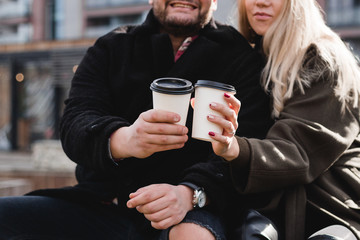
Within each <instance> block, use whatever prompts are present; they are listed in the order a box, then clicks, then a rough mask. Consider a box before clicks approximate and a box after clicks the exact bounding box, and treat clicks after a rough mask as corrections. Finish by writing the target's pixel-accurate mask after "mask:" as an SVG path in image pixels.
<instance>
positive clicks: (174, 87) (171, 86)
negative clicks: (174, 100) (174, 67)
mask: <svg viewBox="0 0 360 240" xmlns="http://www.w3.org/2000/svg"><path fill="white" fill-rule="evenodd" d="M150 89H151V90H152V91H155V92H159V93H165V94H174V95H177V94H179V95H180V94H188V93H192V92H193V91H194V87H193V85H192V83H191V82H190V81H188V80H185V79H181V78H170V77H169V78H159V79H155V80H154V81H153V82H152V83H151V85H150Z"/></svg>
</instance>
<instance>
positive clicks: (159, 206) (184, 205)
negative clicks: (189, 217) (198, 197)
mask: <svg viewBox="0 0 360 240" xmlns="http://www.w3.org/2000/svg"><path fill="white" fill-rule="evenodd" d="M192 195H193V190H192V189H190V188H189V187H186V186H183V185H178V186H173V185H170V184H153V185H149V186H146V187H143V188H140V189H138V190H137V191H136V192H134V193H131V194H130V200H129V201H128V202H127V207H128V208H136V210H137V211H139V212H140V213H143V214H144V216H145V217H146V218H147V219H148V220H149V221H151V226H153V227H154V228H156V229H166V228H169V227H171V226H173V225H175V224H178V223H179V222H181V221H182V220H183V219H184V217H185V215H186V213H187V212H188V211H190V210H192V209H193V206H192Z"/></svg>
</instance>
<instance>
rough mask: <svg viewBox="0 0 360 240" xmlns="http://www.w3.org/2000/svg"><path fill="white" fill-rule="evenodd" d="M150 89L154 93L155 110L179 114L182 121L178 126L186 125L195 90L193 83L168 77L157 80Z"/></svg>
mask: <svg viewBox="0 0 360 240" xmlns="http://www.w3.org/2000/svg"><path fill="white" fill-rule="evenodd" d="M150 89H151V90H152V93H153V108H154V109H161V110H166V111H170V112H175V113H177V114H179V115H180V117H181V119H180V121H179V122H178V123H177V124H180V125H185V123H186V118H187V114H188V110H189V105H190V97H191V93H192V92H193V90H194V87H193V85H192V83H191V82H190V81H188V80H185V79H180V78H171V77H166V78H159V79H155V80H154V81H153V82H152V83H151V85H150Z"/></svg>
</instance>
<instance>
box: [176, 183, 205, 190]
mask: <svg viewBox="0 0 360 240" xmlns="http://www.w3.org/2000/svg"><path fill="white" fill-rule="evenodd" d="M179 185H184V186H187V187H189V188H192V189H193V190H194V191H195V190H199V189H202V188H201V187H199V186H197V185H196V184H194V183H191V182H181V183H180V184H179Z"/></svg>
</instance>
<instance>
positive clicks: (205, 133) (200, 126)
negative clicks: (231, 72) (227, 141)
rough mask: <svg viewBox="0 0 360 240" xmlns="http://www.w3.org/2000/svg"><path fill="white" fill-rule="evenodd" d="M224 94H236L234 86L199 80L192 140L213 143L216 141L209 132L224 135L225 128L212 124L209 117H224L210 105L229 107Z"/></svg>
mask: <svg viewBox="0 0 360 240" xmlns="http://www.w3.org/2000/svg"><path fill="white" fill-rule="evenodd" d="M224 93H229V94H235V93H236V90H235V88H234V87H233V86H231V85H228V84H224V83H220V82H214V81H208V80H198V81H197V82H196V84H195V105H194V116H193V126H192V135H191V136H192V138H196V139H199V140H203V141H210V142H211V141H214V140H213V139H212V138H211V137H210V136H209V132H214V133H220V134H222V132H223V128H222V127H220V126H219V125H217V124H215V123H212V122H210V121H209V120H208V119H207V116H209V115H210V114H211V115H216V116H221V117H223V116H222V115H221V114H220V113H218V112H216V111H214V110H212V109H211V108H210V103H212V102H215V103H220V104H224V105H227V104H228V103H227V102H226V101H225V99H224Z"/></svg>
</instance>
